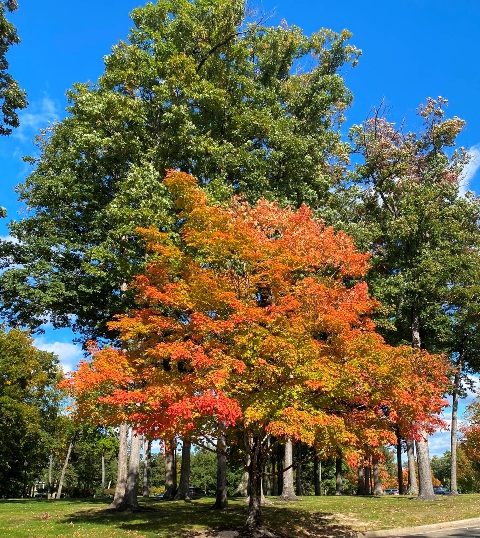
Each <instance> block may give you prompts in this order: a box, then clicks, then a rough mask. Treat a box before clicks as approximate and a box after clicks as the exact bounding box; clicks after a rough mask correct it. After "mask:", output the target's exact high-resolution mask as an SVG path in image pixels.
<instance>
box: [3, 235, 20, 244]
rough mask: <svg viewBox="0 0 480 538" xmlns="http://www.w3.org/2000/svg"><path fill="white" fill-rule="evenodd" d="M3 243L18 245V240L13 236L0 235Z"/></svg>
mask: <svg viewBox="0 0 480 538" xmlns="http://www.w3.org/2000/svg"><path fill="white" fill-rule="evenodd" d="M0 240H1V241H6V242H8V243H18V239H17V238H15V237H12V236H11V235H0Z"/></svg>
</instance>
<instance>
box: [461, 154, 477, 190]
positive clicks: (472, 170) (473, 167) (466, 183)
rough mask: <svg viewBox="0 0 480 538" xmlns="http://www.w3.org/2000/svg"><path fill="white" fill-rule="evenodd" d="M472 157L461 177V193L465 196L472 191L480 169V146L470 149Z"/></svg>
mask: <svg viewBox="0 0 480 538" xmlns="http://www.w3.org/2000/svg"><path fill="white" fill-rule="evenodd" d="M468 154H469V155H470V162H469V163H468V164H467V166H466V167H465V169H464V170H463V173H462V175H461V176H460V192H461V194H465V193H466V192H467V191H469V190H472V189H471V186H470V185H471V183H472V181H473V179H474V178H475V176H476V174H477V172H478V169H479V168H480V144H476V145H475V146H472V147H471V148H469V149H468Z"/></svg>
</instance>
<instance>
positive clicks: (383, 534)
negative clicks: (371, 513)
mask: <svg viewBox="0 0 480 538" xmlns="http://www.w3.org/2000/svg"><path fill="white" fill-rule="evenodd" d="M363 537H364V538H387V537H390V538H403V537H408V538H480V518H475V519H465V520H463V521H453V522H448V523H436V524H434V525H423V526H421V527H410V528H408V527H406V528H402V529H389V530H383V531H369V532H366V533H365V534H364V535H363Z"/></svg>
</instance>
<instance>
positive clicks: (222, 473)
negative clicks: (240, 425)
mask: <svg viewBox="0 0 480 538" xmlns="http://www.w3.org/2000/svg"><path fill="white" fill-rule="evenodd" d="M212 508H213V509H214V510H226V509H227V508H228V497H227V438H226V437H225V433H224V432H223V430H222V433H221V434H220V435H219V437H218V439H217V489H216V493H215V503H214V505H213V506H212Z"/></svg>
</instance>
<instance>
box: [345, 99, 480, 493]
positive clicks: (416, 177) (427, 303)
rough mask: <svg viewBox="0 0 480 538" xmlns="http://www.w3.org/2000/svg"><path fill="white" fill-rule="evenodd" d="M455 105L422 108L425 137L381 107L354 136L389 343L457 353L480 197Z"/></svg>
mask: <svg viewBox="0 0 480 538" xmlns="http://www.w3.org/2000/svg"><path fill="white" fill-rule="evenodd" d="M446 104H447V103H446V101H445V100H444V99H442V98H438V99H437V100H434V99H428V100H427V102H426V104H425V105H423V106H421V107H420V108H419V116H420V117H421V118H422V120H423V128H422V129H421V130H420V131H419V132H418V133H416V132H409V133H404V132H403V131H402V130H401V129H398V128H397V127H396V126H395V125H394V124H392V123H389V122H388V121H387V120H386V119H385V118H383V117H381V114H380V113H378V114H376V115H375V116H374V117H372V118H371V119H369V120H368V121H367V122H366V123H365V124H363V125H362V126H356V127H354V128H353V129H352V130H351V138H352V141H353V143H354V145H355V149H356V151H357V152H358V153H360V154H361V155H362V156H363V162H362V163H361V164H359V165H358V166H357V168H356V176H355V178H354V180H355V181H356V183H357V185H360V187H361V189H360V190H357V191H356V192H357V193H358V194H359V198H360V200H361V203H360V204H359V205H358V206H357V208H356V215H357V217H358V216H359V218H358V221H357V226H358V229H359V230H362V232H363V234H364V235H363V240H364V241H365V246H367V245H368V248H369V249H370V250H371V252H372V269H371V271H370V275H369V283H370V288H371V290H372V293H373V294H374V295H375V297H377V298H378V299H379V300H380V302H381V303H382V305H383V317H381V318H380V319H379V320H378V322H379V326H380V327H382V329H383V332H384V334H385V336H386V337H387V340H388V341H389V342H390V343H393V344H397V343H410V344H411V345H412V346H413V347H423V348H426V349H428V350H429V351H434V352H447V353H449V354H451V355H452V356H453V355H455V354H456V355H457V356H458V354H459V352H460V351H459V349H458V338H460V327H461V326H462V322H461V318H462V316H463V315H464V314H463V313H462V312H464V309H463V310H462V308H463V307H462V306H461V300H460V297H461V296H462V293H463V295H465V293H464V292H460V291H459V290H461V289H463V288H464V284H465V283H466V282H471V281H472V279H473V275H476V274H477V271H478V268H477V269H476V266H478V254H476V252H477V251H478V247H479V246H480V234H479V230H478V220H479V217H480V203H479V201H478V200H477V199H476V198H474V197H472V196H466V197H463V196H460V194H459V184H460V181H459V180H460V177H461V172H462V170H463V169H464V166H465V164H466V162H467V160H468V156H467V155H466V152H465V151H464V150H463V149H462V148H459V149H457V150H456V151H453V150H452V148H454V146H455V143H456V137H457V135H458V133H459V132H460V131H461V129H462V128H463V126H464V122H463V121H462V120H460V119H459V118H452V119H445V117H444V108H445V105H446ZM455 296H456V299H455ZM463 304H464V305H466V301H464V303H463ZM453 314H454V315H453ZM470 317H471V316H470ZM454 346H457V347H456V348H454ZM424 439H426V436H425V434H424V432H422V431H421V428H420V429H419V432H418V436H417V449H418V457H419V474H420V477H419V478H420V497H422V498H430V497H433V489H432V485H431V477H430V472H429V458H428V445H426V443H425V442H424Z"/></svg>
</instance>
